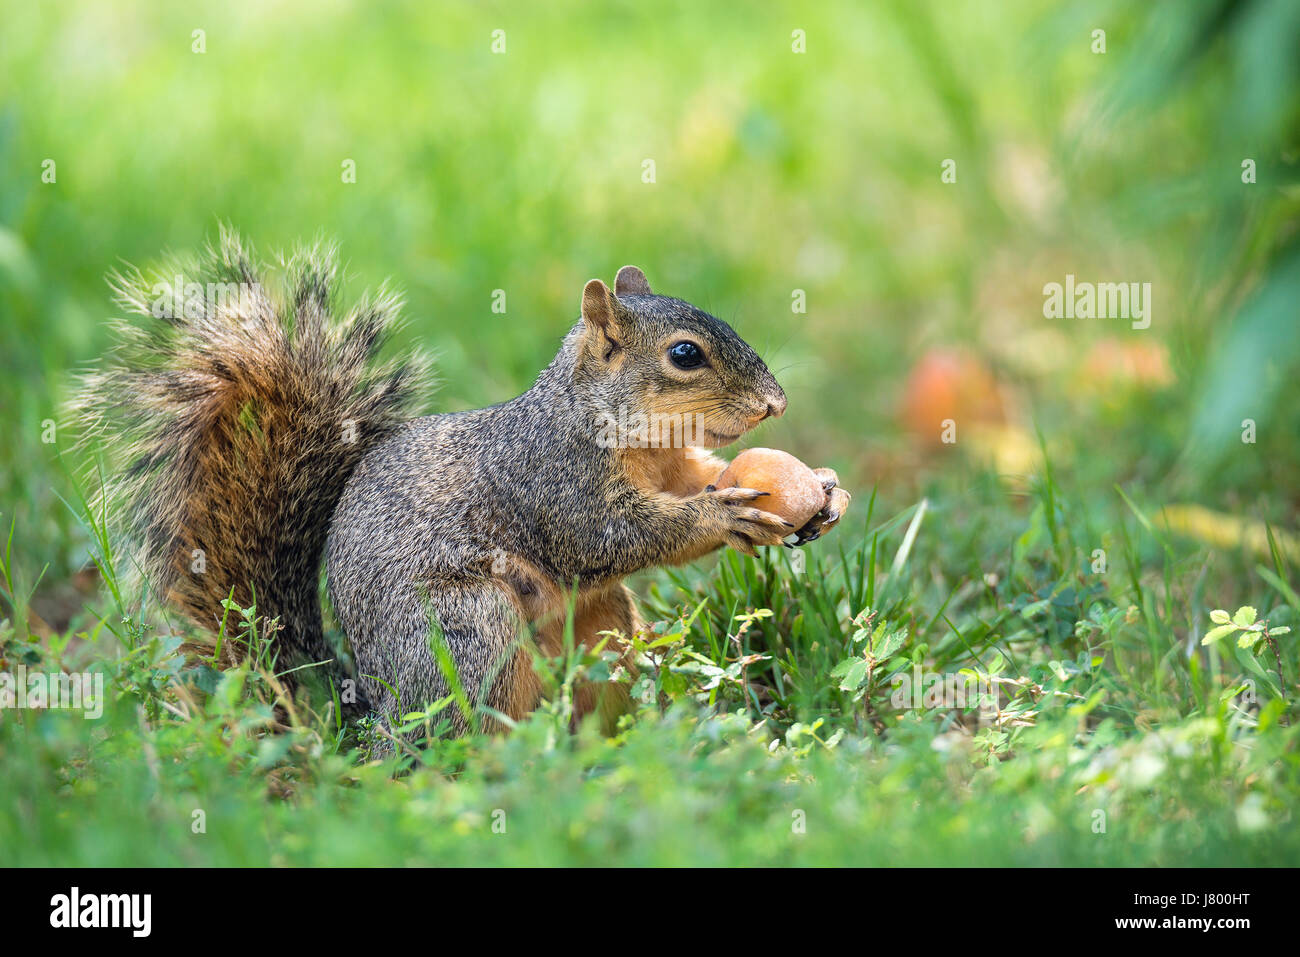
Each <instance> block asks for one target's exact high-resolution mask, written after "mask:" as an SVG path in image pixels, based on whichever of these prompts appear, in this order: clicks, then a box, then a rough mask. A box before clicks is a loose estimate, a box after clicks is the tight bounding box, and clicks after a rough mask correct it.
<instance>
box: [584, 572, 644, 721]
mask: <svg viewBox="0 0 1300 957" xmlns="http://www.w3.org/2000/svg"><path fill="white" fill-rule="evenodd" d="M644 627H645V623H644V622H643V621H642V620H641V614H640V612H638V611H637V607H636V598H635V596H634V595H633V594H632V591H631V589H629V588H628V587H627V586H626V585H624V584H622V583H621V582H615V583H614V584H612V585H608V586H606V587H604V588H601V589H599V590H596V591H592V592H587V593H585V594H583V595H580V596H579V599H578V605H577V607H576V608H575V609H574V617H573V637H574V640H575V641H578V642H581V643H582V644H583V645H585V646H586V647H588V648H590V647H593V646H594V645H596V644H597V643H598V642H600V641H601V640H602V639H604V638H605V637H607V636H606V635H602V634H601V632H608V631H617V632H619V634H621V635H622V636H623V637H624V638H630V637H631V636H632V635H634V634H636V633H637V632H638V631H640V630H642V629H643V628H644ZM606 647H607V648H609V649H611V650H614V651H619V652H624V651H625V646H624V643H623V642H621V641H619V639H618V638H617V637H611V638H610V640H609V643H608V644H607V645H606ZM620 663H621V664H622V666H623V668H624V670H625V671H627V672H628V673H629V675H630V676H633V677H635V675H636V665H635V664H634V663H633V662H632V660H631V658H630V656H628V655H626V654H625V655H624V658H623V660H622V661H621V662H620ZM631 708H632V700H631V697H630V696H629V694H628V682H627V680H623V681H601V682H594V681H593V682H588V683H587V684H585V685H583V686H581V687H580V688H578V689H577V690H576V692H575V693H574V711H575V712H576V714H575V717H576V718H577V720H579V721H580V720H582V719H583V718H584V717H586V716H587V715H589V714H592V713H593V712H594V713H596V714H597V715H598V716H599V720H600V729H601V732H602V733H603V734H606V735H612V734H614V732H615V731H616V730H617V728H618V719H619V718H620V717H621V716H622V715H624V714H626V713H627V712H628V711H630V710H631Z"/></svg>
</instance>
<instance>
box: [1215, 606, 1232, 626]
mask: <svg viewBox="0 0 1300 957" xmlns="http://www.w3.org/2000/svg"><path fill="white" fill-rule="evenodd" d="M1210 621H1212V622H1214V623H1215V624H1216V625H1226V624H1227V623H1228V622H1230V621H1232V619H1231V618H1229V617H1228V613H1227V612H1226V611H1224V610H1223V609H1222V608H1216V609H1214V611H1212V612H1210Z"/></svg>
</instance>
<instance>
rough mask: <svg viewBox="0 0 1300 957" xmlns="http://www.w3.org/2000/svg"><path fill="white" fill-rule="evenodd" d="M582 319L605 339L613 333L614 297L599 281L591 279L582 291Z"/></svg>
mask: <svg viewBox="0 0 1300 957" xmlns="http://www.w3.org/2000/svg"><path fill="white" fill-rule="evenodd" d="M582 319H583V321H584V322H586V323H587V325H588V327H590V328H591V329H594V330H595V331H597V332H599V333H600V334H601V335H604V336H606V337H608V336H609V335H610V334H611V333H612V332H613V331H614V296H613V295H612V294H611V293H610V291H609V287H608V286H606V285H605V284H604V283H603V282H601V281H600V280H599V279H592V280H591V281H589V282H588V283H587V285H586V286H585V287H584V288H583V290H582Z"/></svg>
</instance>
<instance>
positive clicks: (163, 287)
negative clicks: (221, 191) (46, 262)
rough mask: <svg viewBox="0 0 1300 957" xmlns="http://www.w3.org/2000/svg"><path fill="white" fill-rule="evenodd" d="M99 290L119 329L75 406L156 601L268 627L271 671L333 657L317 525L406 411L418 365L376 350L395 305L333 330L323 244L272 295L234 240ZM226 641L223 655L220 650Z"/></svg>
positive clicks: (360, 312) (330, 273)
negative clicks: (121, 462) (136, 317)
mask: <svg viewBox="0 0 1300 957" xmlns="http://www.w3.org/2000/svg"><path fill="white" fill-rule="evenodd" d="M166 272H168V273H174V275H162V274H160V275H158V276H157V281H156V282H154V281H152V278H149V279H147V278H146V277H145V276H144V275H143V274H141V273H140V272H139V271H138V270H131V271H130V272H128V273H126V274H121V273H119V274H115V275H114V276H112V277H110V282H111V284H112V285H113V286H114V290H115V292H116V293H117V299H118V302H119V303H120V304H121V305H122V306H123V307H124V308H126V309H128V310H130V311H132V312H135V313H138V314H140V315H142V316H144V317H147V319H146V321H144V322H143V323H136V324H128V323H121V324H119V327H118V331H119V338H120V342H119V345H118V348H117V349H116V350H115V352H114V353H113V355H112V356H111V358H110V359H109V361H108V364H107V366H106V368H105V369H103V370H102V371H99V372H96V373H92V374H91V375H88V376H87V377H86V379H85V382H84V388H83V389H82V392H81V395H80V401H79V410H80V413H81V418H82V422H83V424H84V425H85V426H87V427H88V428H87V430H86V433H85V435H86V438H87V439H89V440H91V441H94V440H95V439H96V437H98V438H99V439H101V440H103V442H104V443H105V444H106V445H108V446H110V447H112V446H113V445H118V446H119V447H120V448H121V449H122V450H123V451H124V452H125V453H126V456H127V458H128V459H129V461H128V462H127V463H126V466H125V468H124V469H123V470H122V471H121V472H120V473H119V474H118V477H117V478H116V479H115V481H114V482H113V484H112V486H111V487H110V488H108V489H106V490H105V494H106V495H107V496H108V497H109V500H110V502H112V503H113V504H112V507H111V508H110V509H109V510H108V511H109V514H110V517H112V516H113V515H117V517H120V518H121V519H122V520H123V522H124V524H125V529H124V530H125V531H126V532H127V533H128V538H129V541H130V542H131V543H132V544H133V546H134V549H135V555H134V557H135V559H136V561H137V563H138V567H139V569H140V570H141V571H142V572H143V573H144V574H145V575H146V576H147V578H148V579H149V581H150V584H151V586H152V588H153V590H154V591H155V593H156V594H159V595H161V596H162V597H163V598H165V599H167V600H168V601H170V602H171V603H173V604H175V605H176V606H178V607H179V608H180V609H182V610H183V611H184V612H185V613H186V614H187V615H188V616H189V617H190V618H192V619H194V620H195V621H196V622H198V623H199V624H200V625H203V626H207V627H209V628H212V629H214V630H215V628H216V625H217V623H218V622H219V621H220V619H221V616H222V611H223V609H222V604H221V602H222V599H224V598H226V597H227V596H228V595H229V594H230V593H231V590H232V589H233V591H234V599H235V600H236V601H238V602H240V604H241V605H242V606H245V607H247V606H248V605H250V604H253V602H254V599H255V600H256V605H257V611H258V615H259V617H264V618H266V619H271V618H278V619H279V623H280V624H279V629H278V630H277V631H276V632H275V641H276V642H277V645H276V648H277V670H284V669H286V668H289V667H297V666H300V665H303V664H306V663H309V662H316V661H325V660H327V659H330V658H332V657H333V653H332V651H331V650H330V648H329V647H328V645H327V643H326V641H325V639H324V634H323V626H322V621H321V609H320V599H319V592H318V588H319V575H320V563H321V557H322V552H323V549H324V545H325V538H326V533H327V531H328V529H329V523H330V519H331V516H332V514H333V511H334V507H335V505H336V503H337V502H338V499H339V497H340V495H342V493H343V488H344V484H345V483H346V482H347V479H348V476H349V475H350V474H351V472H352V470H353V468H355V467H356V465H357V463H358V462H359V461H360V460H361V458H362V456H363V455H365V453H366V451H367V450H368V449H370V448H371V447H372V446H373V445H374V444H375V443H376V442H377V441H378V440H380V439H382V438H383V437H384V436H385V435H387V434H388V433H390V432H391V431H392V430H393V429H394V428H396V427H397V426H398V425H399V424H400V423H401V422H402V421H404V420H405V418H406V417H407V415H408V414H409V407H410V405H411V404H412V401H413V399H414V395H415V393H416V392H417V391H418V389H419V385H420V382H421V380H422V372H423V368H422V363H420V362H418V361H412V362H407V363H404V364H389V365H380V364H378V363H377V361H376V354H377V352H378V350H379V348H380V346H381V345H382V343H383V340H384V339H385V337H386V335H387V333H388V332H389V331H390V330H391V329H392V327H393V325H394V322H395V321H396V318H397V314H398V310H399V308H400V301H399V300H398V298H397V297H396V296H394V295H392V294H390V293H387V292H381V294H380V295H379V296H377V297H375V298H373V299H367V300H364V301H362V302H361V303H360V304H358V305H356V306H355V307H354V308H353V309H352V310H351V311H350V312H348V313H347V315H346V316H345V317H343V318H337V319H336V318H335V317H334V314H333V300H334V297H335V280H336V272H337V257H336V253H335V250H334V249H333V248H323V249H322V248H316V249H312V250H306V251H302V252H299V253H296V254H295V255H293V256H292V257H290V258H289V259H288V260H287V261H285V262H284V263H283V275H282V277H281V281H280V282H279V283H277V284H276V286H275V287H274V288H271V287H268V286H266V285H264V282H265V281H266V280H265V279H264V277H263V275H262V273H261V271H260V269H259V268H258V267H257V266H256V265H255V264H254V262H253V259H252V257H251V255H250V253H249V251H247V250H246V249H245V247H244V246H242V245H241V244H240V241H239V239H238V237H237V236H236V235H234V234H233V233H231V232H229V231H227V230H224V229H223V230H222V233H221V238H220V241H219V244H218V245H217V246H216V247H215V248H210V249H209V250H208V251H207V254H206V256H205V257H204V258H202V259H201V260H197V261H195V262H193V263H184V264H181V266H180V268H177V269H171V270H166ZM232 644H233V643H232Z"/></svg>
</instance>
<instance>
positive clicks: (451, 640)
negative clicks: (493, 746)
mask: <svg viewBox="0 0 1300 957" xmlns="http://www.w3.org/2000/svg"><path fill="white" fill-rule="evenodd" d="M425 600H426V606H425V607H426V615H425V621H424V622H421V623H420V625H421V627H417V628H415V629H412V631H411V637H410V639H409V640H408V641H406V642H403V645H404V646H405V647H404V649H400V650H399V653H398V656H397V657H398V661H396V662H394V665H395V671H396V674H395V675H394V677H395V678H396V679H397V686H398V687H399V688H400V689H401V692H402V700H403V707H406V706H407V705H420V706H422V705H424V704H426V703H428V702H431V701H436V700H437V699H439V698H441V697H443V696H445V695H446V694H448V692H449V690H450V688H449V685H448V683H447V679H446V677H444V675H443V674H442V672H441V670H440V669H439V667H438V664H437V659H436V657H435V654H434V653H433V651H432V650H431V643H430V630H431V628H432V626H433V624H434V623H435V622H436V624H437V627H438V630H439V631H440V632H441V634H442V640H443V641H444V642H445V643H446V647H447V650H448V652H450V654H451V660H452V661H453V662H454V664H455V667H456V676H457V678H458V679H459V681H460V685H461V687H462V688H463V689H464V692H465V695H466V697H467V698H468V699H469V704H470V706H471V707H472V708H475V709H479V708H480V707H481V706H486V707H488V708H490V709H492V710H494V711H499V712H501V713H502V714H504V715H506V716H507V717H509V718H511V719H513V720H520V719H522V718H524V717H525V716H526V715H528V713H529V712H531V711H532V710H533V709H534V708H535V707H537V702H538V700H539V699H540V698H541V682H540V681H539V680H538V677H537V674H536V672H534V670H533V665H532V655H531V653H530V651H529V650H528V648H527V647H525V646H524V645H522V644H521V643H520V641H519V635H520V629H521V622H522V621H523V620H524V614H523V609H522V608H521V607H520V605H519V603H518V601H517V600H516V599H515V597H514V596H513V595H511V594H509V592H508V591H507V589H505V588H503V587H501V585H500V584H499V583H498V582H494V581H492V580H484V579H480V578H468V577H467V578H456V579H451V580H446V579H443V580H441V581H438V582H437V583H436V584H435V585H433V586H431V587H430V588H429V589H428V590H427V591H426V593H425ZM429 619H432V620H429ZM402 650H404V651H405V652H406V654H402V653H401V651H402ZM403 659H404V660H403ZM406 662H411V663H413V664H406ZM451 712H454V715H453V719H452V720H453V726H454V731H455V733H456V734H464V733H465V732H466V731H467V730H469V723H468V721H467V720H466V719H465V717H464V716H463V715H462V713H461V712H460V710H459V708H457V707H456V706H453V707H452V708H451V709H449V712H445V713H451ZM482 727H483V728H484V730H488V731H496V730H500V722H497V721H495V720H493V719H491V718H486V719H484V720H482Z"/></svg>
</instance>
